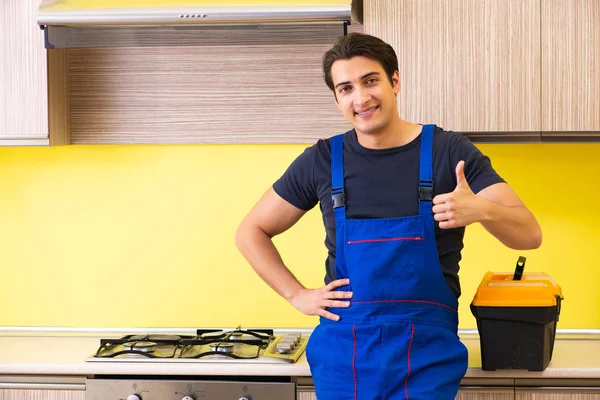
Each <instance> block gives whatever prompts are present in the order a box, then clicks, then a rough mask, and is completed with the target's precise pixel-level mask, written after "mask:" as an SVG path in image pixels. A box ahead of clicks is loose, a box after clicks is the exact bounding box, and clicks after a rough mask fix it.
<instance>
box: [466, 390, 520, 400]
mask: <svg viewBox="0 0 600 400" xmlns="http://www.w3.org/2000/svg"><path fill="white" fill-rule="evenodd" d="M514 398H515V389H514V388H513V387H461V388H460V390H459V391H458V396H456V400H514Z"/></svg>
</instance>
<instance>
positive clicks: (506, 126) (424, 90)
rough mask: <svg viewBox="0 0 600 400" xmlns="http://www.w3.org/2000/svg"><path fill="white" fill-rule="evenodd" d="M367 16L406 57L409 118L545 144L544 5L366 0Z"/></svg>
mask: <svg viewBox="0 0 600 400" xmlns="http://www.w3.org/2000/svg"><path fill="white" fill-rule="evenodd" d="M593 1H596V0H590V1H589V2H590V3H591V2H593ZM549 3H552V2H549ZM364 11H365V16H364V29H365V32H366V33H370V34H373V35H375V36H378V37H380V38H382V39H383V40H385V41H386V42H388V43H390V44H391V45H392V46H393V47H394V49H395V50H396V52H397V54H398V59H399V70H400V82H401V83H400V84H401V88H400V94H399V96H398V109H399V111H400V115H401V117H402V118H404V119H407V120H409V121H411V122H416V123H435V124H438V125H440V126H442V127H444V128H445V129H451V130H454V131H460V132H465V133H466V134H467V135H468V136H470V137H471V138H472V139H474V140H478V141H486V140H487V141H489V140H492V141H495V140H499V139H500V140H502V138H506V139H509V140H510V141H539V140H540V131H541V98H540V90H541V79H540V63H541V60H540V58H541V57H540V0H503V1H482V0H460V1H438V0H366V1H365V7H364Z"/></svg>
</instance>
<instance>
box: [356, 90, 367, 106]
mask: <svg viewBox="0 0 600 400" xmlns="http://www.w3.org/2000/svg"><path fill="white" fill-rule="evenodd" d="M355 96H356V97H355V98H354V102H355V103H356V104H358V105H363V104H366V103H368V102H369V100H371V95H370V94H369V92H368V91H367V90H366V89H365V88H359V89H357V90H356V91H355Z"/></svg>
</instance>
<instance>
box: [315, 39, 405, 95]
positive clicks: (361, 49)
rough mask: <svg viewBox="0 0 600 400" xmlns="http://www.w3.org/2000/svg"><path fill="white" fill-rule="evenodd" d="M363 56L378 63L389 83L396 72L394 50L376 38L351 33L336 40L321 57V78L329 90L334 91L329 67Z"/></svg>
mask: <svg viewBox="0 0 600 400" xmlns="http://www.w3.org/2000/svg"><path fill="white" fill-rule="evenodd" d="M356 56H363V57H367V58H370V59H372V60H375V61H378V62H379V63H380V64H381V66H382V67H383V70H384V71H385V73H386V75H387V76H388V79H389V80H390V83H392V76H393V75H394V72H396V71H397V70H398V57H397V56H396V52H395V51H394V48H393V47H392V46H390V45H389V44H387V43H386V42H384V41H383V40H381V39H379V38H378V37H375V36H371V35H366V34H364V33H357V32H352V33H349V34H347V35H344V36H341V37H340V38H338V40H337V43H336V44H335V45H334V46H333V47H332V48H331V49H329V50H328V51H327V52H326V53H325V55H324V56H323V78H324V79H325V83H326V84H327V87H329V89H331V90H334V86H333V79H332V78H331V66H332V65H333V63H334V62H336V61H338V60H349V59H351V58H353V57H356Z"/></svg>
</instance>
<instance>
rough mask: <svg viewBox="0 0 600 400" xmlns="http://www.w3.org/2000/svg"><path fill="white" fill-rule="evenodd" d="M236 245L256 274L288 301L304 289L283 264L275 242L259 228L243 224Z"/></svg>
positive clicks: (237, 235) (238, 232) (237, 234)
mask: <svg viewBox="0 0 600 400" xmlns="http://www.w3.org/2000/svg"><path fill="white" fill-rule="evenodd" d="M236 245H237V247H238V249H239V250H240V252H241V253H242V254H243V256H244V257H245V258H246V260H248V263H250V265H251V266H252V268H253V269H254V270H255V271H256V273H257V274H258V275H259V276H260V277H261V278H262V279H263V280H264V281H265V282H266V283H267V284H268V285H269V286H270V287H271V288H272V289H273V290H275V291H276V292H277V293H278V294H279V295H280V296H282V297H283V298H285V299H286V300H288V301H291V299H292V298H293V297H294V296H295V295H296V294H297V293H298V292H300V291H301V290H302V289H304V286H302V284H301V283H300V282H298V280H297V279H296V277H295V276H294V275H293V274H292V273H291V271H290V270H289V269H288V268H287V267H286V266H285V264H284V263H283V260H282V259H281V256H280V255H279V252H278V251H277V248H276V247H275V245H274V244H273V240H272V239H271V238H270V237H269V235H267V234H266V233H265V232H264V231H262V230H261V229H260V228H259V227H256V226H250V225H245V224H242V225H241V226H240V227H239V229H238V231H237V233H236Z"/></svg>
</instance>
